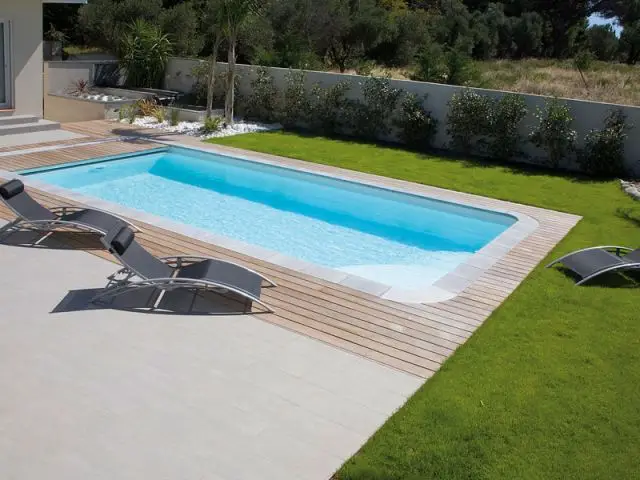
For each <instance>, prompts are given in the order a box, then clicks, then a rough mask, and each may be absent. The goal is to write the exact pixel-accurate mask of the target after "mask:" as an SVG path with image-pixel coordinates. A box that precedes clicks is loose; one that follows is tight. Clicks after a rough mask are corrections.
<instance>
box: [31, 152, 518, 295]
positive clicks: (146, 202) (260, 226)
mask: <svg viewBox="0 0 640 480" xmlns="http://www.w3.org/2000/svg"><path fill="white" fill-rule="evenodd" d="M30 175H32V176H33V177H35V178H37V179H38V180H40V181H43V182H46V183H50V184H53V185H57V186H60V187H63V188H68V189H71V190H75V191H77V192H80V193H82V194H85V195H89V196H93V197H98V198H101V199H103V200H108V201H111V202H115V203H118V204H121V205H124V206H126V207H130V208H134V209H137V210H141V211H143V212H148V213H152V214H155V215H159V216H162V217H166V218H169V219H171V220H175V221H178V222H182V223H184V224H187V225H191V226H194V227H199V228H201V229H205V230H208V231H211V232H213V233H216V234H219V235H223V236H226V237H230V238H233V239H237V240H241V241H243V242H246V243H249V244H253V245H259V246H261V247H264V248H267V249H270V250H273V251H276V252H280V253H282V254H285V255H287V256H291V257H296V258H298V259H302V260H305V261H308V262H312V263H315V264H319V265H322V266H326V267H330V268H334V269H339V270H342V271H344V272H348V273H352V274H356V275H359V276H362V277H365V278H369V279H372V280H375V281H378V282H381V283H385V284H388V285H392V286H398V287H404V288H408V287H411V288H414V287H415V286H416V284H417V286H427V285H431V284H432V283H433V282H435V281H436V280H437V279H438V278H440V277H442V276H443V275H445V274H446V273H447V272H449V271H451V270H453V269H455V268H456V267H457V266H458V265H459V264H460V263H462V262H464V261H466V260H467V259H468V258H469V257H470V256H471V255H473V253H474V252H476V251H477V250H479V249H480V248H482V247H483V246H484V245H486V244H487V243H488V242H490V241H491V240H493V239H494V238H496V237H497V236H498V235H499V234H500V233H502V232H503V231H504V230H506V229H507V228H508V227H509V226H511V225H512V224H513V223H515V221H516V219H515V218H513V217H511V216H509V215H505V214H501V213H497V212H490V211H485V210H480V209H474V208H470V207H465V206H462V205H456V204H452V203H447V202H441V201H437V200H433V199H427V198H422V197H417V196H413V195H408V194H403V193H398V192H392V191H387V190H383V189H378V188H375V187H369V186H366V185H361V184H357V183H352V182H346V181H341V180H336V179H330V178H326V177H322V176H318V175H313V174H309V173H304V172H299V171H295V170H291V169H285V168H280V167H274V166H269V165H263V164H259V163H255V162H249V161H245V160H240V159H234V158H230V157H225V156H220V155H215V154H211V153H204V152H199V151H195V150H188V149H179V148H170V149H168V150H166V151H161V152H159V153H158V152H155V153H147V154H140V155H135V156H129V157H126V158H120V159H111V160H108V161H104V162H99V163H90V164H83V165H77V166H68V167H65V168H57V169H52V170H46V171H39V172H34V173H30Z"/></svg>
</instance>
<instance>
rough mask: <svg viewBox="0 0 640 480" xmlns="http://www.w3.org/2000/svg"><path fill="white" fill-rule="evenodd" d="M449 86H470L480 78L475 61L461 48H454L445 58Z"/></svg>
mask: <svg viewBox="0 0 640 480" xmlns="http://www.w3.org/2000/svg"><path fill="white" fill-rule="evenodd" d="M445 60H446V62H445V63H446V67H447V71H446V76H447V83H448V84H449V85H468V84H469V83H471V81H472V80H475V79H477V78H478V71H477V70H476V68H475V66H474V63H473V60H472V59H471V57H470V56H469V54H468V53H466V52H465V51H464V49H463V48H461V47H456V48H452V49H451V50H449V51H448V52H447V54H446V56H445Z"/></svg>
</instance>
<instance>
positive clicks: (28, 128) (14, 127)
mask: <svg viewBox="0 0 640 480" xmlns="http://www.w3.org/2000/svg"><path fill="white" fill-rule="evenodd" d="M59 128H60V124H59V123H58V122H52V121H50V120H43V119H41V118H38V117H36V116H33V115H0V138H1V137H4V136H6V135H17V134H23V133H38V132H47V131H50V130H58V129H59Z"/></svg>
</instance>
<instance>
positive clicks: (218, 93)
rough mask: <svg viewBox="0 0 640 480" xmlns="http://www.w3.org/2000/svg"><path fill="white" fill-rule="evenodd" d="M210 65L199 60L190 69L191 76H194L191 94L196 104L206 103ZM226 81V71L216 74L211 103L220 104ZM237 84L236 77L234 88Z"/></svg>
mask: <svg viewBox="0 0 640 480" xmlns="http://www.w3.org/2000/svg"><path fill="white" fill-rule="evenodd" d="M210 68H211V67H210V65H209V63H208V62H199V63H198V64H197V65H195V66H194V67H193V68H192V69H191V76H192V77H193V78H195V81H194V82H193V86H192V87H191V94H192V95H193V98H194V100H195V103H196V105H203V106H204V105H206V103H207V87H208V85H207V82H208V81H209V70H210ZM226 82H227V72H226V71H221V72H218V73H217V74H216V79H215V83H214V89H213V103H214V104H216V103H218V104H221V103H222V99H224V92H225V90H226V88H225V86H224V85H225V84H226ZM238 85H239V81H238V79H236V88H237V87H238Z"/></svg>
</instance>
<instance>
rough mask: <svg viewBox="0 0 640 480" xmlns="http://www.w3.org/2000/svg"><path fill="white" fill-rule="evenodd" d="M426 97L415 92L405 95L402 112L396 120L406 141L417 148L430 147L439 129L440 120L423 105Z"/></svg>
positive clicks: (400, 134)
mask: <svg viewBox="0 0 640 480" xmlns="http://www.w3.org/2000/svg"><path fill="white" fill-rule="evenodd" d="M425 99H426V97H424V98H423V99H421V98H419V97H418V96H417V95H416V94H414V93H409V94H407V95H405V96H404V98H403V99H402V101H401V103H400V114H399V117H398V118H397V120H396V121H395V125H396V127H398V128H399V129H400V133H399V136H400V138H401V139H402V141H403V142H404V143H406V144H407V145H410V146H412V147H415V148H428V147H430V146H431V142H432V141H433V137H434V136H435V135H436V133H437V131H438V121H437V120H436V119H435V118H433V117H432V116H431V112H428V111H427V110H425V108H424V107H423V103H424V100H425Z"/></svg>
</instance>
